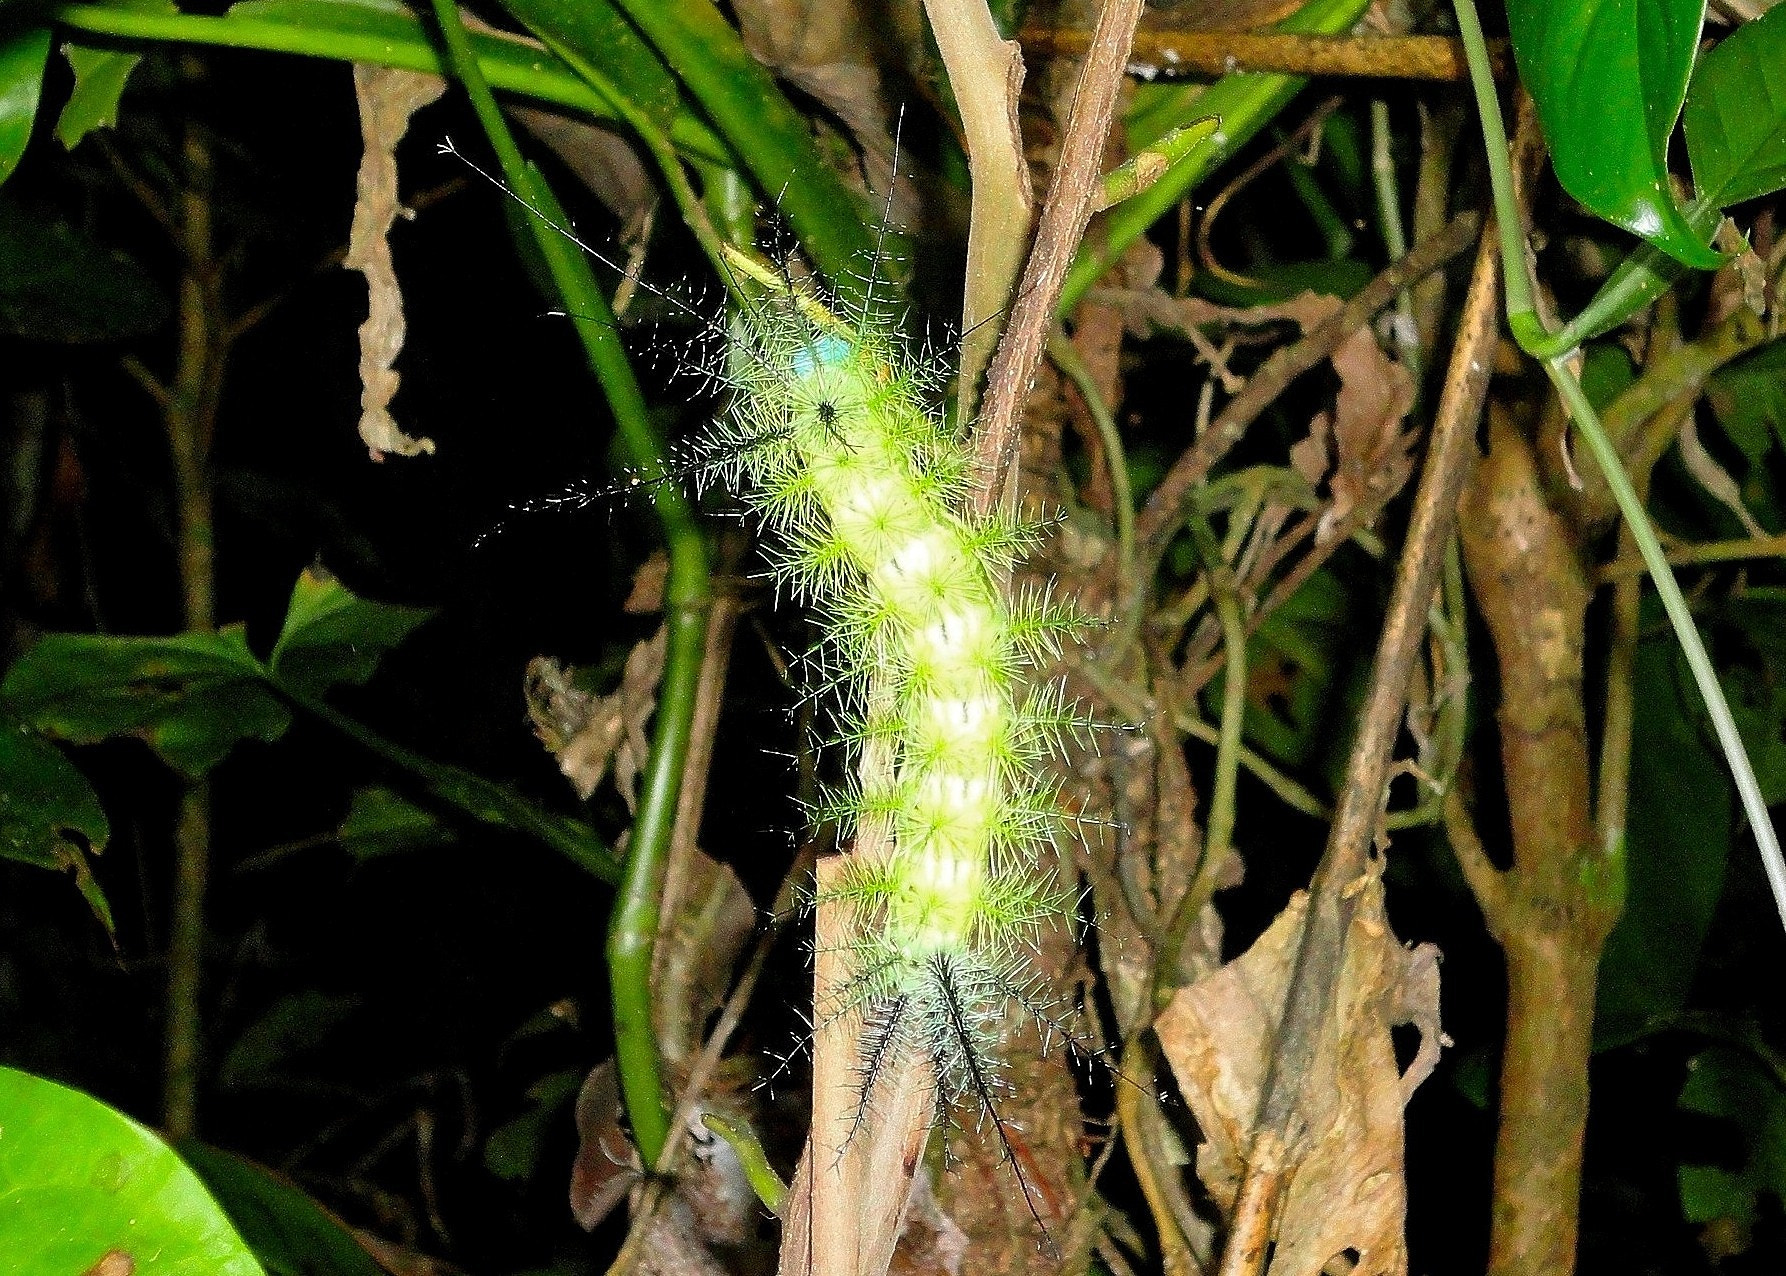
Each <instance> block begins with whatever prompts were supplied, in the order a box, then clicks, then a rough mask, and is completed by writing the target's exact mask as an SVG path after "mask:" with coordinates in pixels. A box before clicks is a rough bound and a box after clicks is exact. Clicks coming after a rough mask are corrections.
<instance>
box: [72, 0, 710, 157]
mask: <svg viewBox="0 0 1786 1276" xmlns="http://www.w3.org/2000/svg"><path fill="white" fill-rule="evenodd" d="M50 16H51V17H52V18H53V19H54V20H55V21H56V22H57V23H59V24H60V25H61V26H63V27H67V28H69V29H71V30H75V31H80V32H84V33H86V34H88V35H96V36H106V37H111V38H114V39H121V40H153V41H159V42H170V43H180V44H205V45H214V46H218V47H223V48H232V49H259V50H263V51H265V52H269V53H295V54H299V55H301V56H304V57H314V58H328V59H331V60H333V61H337V62H366V63H370V64H372V65H374V66H389V67H397V68H400V69H402V70H405V71H422V72H426V73H428V74H432V75H440V74H443V73H444V71H443V68H442V65H441V61H440V55H439V53H437V52H436V51H435V49H434V47H433V46H432V45H431V44H429V43H428V40H427V37H426V36H425V35H424V34H423V32H422V28H421V25H420V24H419V23H415V24H413V25H414V34H413V37H410V36H409V35H408V32H407V31H405V30H404V29H403V28H406V27H408V26H409V25H411V23H410V22H409V21H408V20H407V19H406V18H396V19H393V29H392V30H391V31H388V32H387V31H382V30H380V31H354V30H325V29H319V28H317V27H314V26H300V25H297V24H294V23H289V22H276V21H272V20H269V19H265V18H254V17H232V16H225V17H215V18H213V17H205V16H203V15H200V14H193V13H168V12H162V11H158V10H155V9H136V8H126V7H123V6H114V5H108V4H70V5H62V6H60V7H59V8H56V9H53V10H51V13H50ZM471 39H472V43H473V46H474V47H475V48H476V49H477V51H478V53H479V60H478V61H479V66H480V67H481V69H482V70H483V72H484V76H485V79H486V80H487V81H488V83H489V84H490V85H491V87H493V88H497V89H501V90H503V91H504V92H508V93H518V94H521V95H523V96H526V97H531V98H533V99H534V100H536V101H540V102H548V103H551V104H552V105H554V106H564V107H569V108H571V109H572V110H575V111H581V112H583V113H585V114H587V115H592V116H594V117H596V118H597V119H614V118H615V117H616V113H615V111H614V110H613V108H612V107H611V106H610V104H609V102H608V100H607V99H606V98H605V97H603V96H602V95H601V94H600V93H598V92H596V91H595V90H594V89H592V88H591V87H590V86H589V85H587V84H585V83H584V82H583V81H582V80H581V79H579V78H578V77H577V76H575V75H573V74H571V73H570V72H569V71H568V70H566V69H565V68H563V67H560V66H555V65H553V64H552V62H551V61H550V59H548V58H547V57H545V56H543V55H537V54H536V55H535V56H534V57H532V58H530V59H528V60H526V61H523V60H521V59H513V60H511V59H508V58H499V57H494V56H492V54H493V52H495V51H498V50H504V49H506V48H508V47H515V48H520V49H523V50H525V51H527V52H530V53H531V52H532V50H531V49H530V48H528V46H526V45H517V44H516V42H515V41H513V40H507V39H504V38H503V37H500V36H486V35H481V34H474V35H473V36H472V37H471ZM670 137H671V139H672V140H673V141H674V142H675V144H676V146H677V147H678V149H680V150H682V151H683V152H684V153H685V154H687V155H689V156H691V157H698V158H701V159H705V160H708V161H711V162H713V163H716V164H724V165H728V166H729V165H732V164H735V163H737V157H736V156H734V155H733V154H732V153H731V150H730V148H729V147H727V146H726V144H725V143H724V142H722V141H721V140H720V139H719V138H718V137H716V136H715V135H714V133H713V131H712V130H711V129H710V128H708V127H707V126H706V125H705V124H703V123H701V122H700V121H699V120H697V119H695V118H694V117H693V116H691V115H689V114H688V113H687V112H680V113H678V115H677V116H676V119H675V122H674V123H673V124H672V125H671V127H670Z"/></svg>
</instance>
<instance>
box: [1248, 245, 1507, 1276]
mask: <svg viewBox="0 0 1786 1276" xmlns="http://www.w3.org/2000/svg"><path fill="white" fill-rule="evenodd" d="M1497 253H1498V249H1497V247H1496V237H1495V235H1494V233H1493V228H1492V227H1486V228H1485V233H1484V234H1483V235H1482V237H1481V243H1480V247H1479V248H1478V250H1477V255H1476V267H1475V270H1474V272H1473V273H1472V275H1471V279H1470V291H1469V296H1468V298H1467V300H1466V301H1465V303H1464V317H1463V323H1462V327H1461V331H1460V334H1459V338H1458V342H1457V345H1456V347H1455V348H1454V349H1453V351H1452V357H1451V363H1450V366H1449V367H1448V368H1447V370H1446V374H1445V388H1444V391H1443V393H1442V394H1441V396H1440V399H1439V407H1438V412H1437V415H1436V419H1435V421H1434V423H1433V430H1432V436H1431V439H1430V441H1429V443H1428V446H1427V455H1426V464H1425V466H1424V468H1423V470H1422V473H1421V476H1420V489H1419V492H1418V493H1417V494H1416V496H1415V500H1414V510H1413V514H1412V517H1411V518H1410V519H1409V523H1408V534H1407V538H1406V541H1405V543H1404V546H1403V550H1402V558H1401V563H1400V566H1399V567H1398V569H1397V571H1396V578H1395V588H1394V592H1393V593H1392V595H1391V597H1390V603H1389V610H1388V614H1387V615H1386V616H1385V617H1384V619H1383V631H1382V635H1381V637H1380V638H1379V640H1378V643H1377V654H1376V660H1375V662H1374V667H1373V670H1372V676H1371V685H1370V691H1369V694H1368V696H1367V697H1366V700H1365V703H1364V708H1363V711H1362V713H1361V714H1360V717H1359V725H1358V734H1357V736H1356V737H1355V738H1354V739H1353V743H1352V754H1351V759H1350V761H1349V763H1348V764H1347V768H1346V779H1345V782H1344V784H1343V785H1342V786H1341V788H1340V793H1339V801H1338V803H1337V805H1336V807H1335V809H1334V817H1333V824H1332V826H1331V828H1330V830H1329V832H1328V838H1327V848H1326V850H1325V851H1324V852H1323V853H1322V856H1321V862H1320V864H1319V865H1318V866H1317V867H1316V869H1315V875H1314V879H1313V881H1312V882H1311V883H1310V886H1309V894H1310V900H1309V906H1308V924H1307V926H1306V928H1305V929H1304V931H1303V935H1302V942H1301V944H1300V945H1299V946H1298V948H1297V952H1296V964H1295V967H1294V969H1293V971H1292V973H1291V977H1290V987H1289V991H1288V994H1287V997H1286V1000H1285V1005H1284V1018H1283V1021H1282V1023H1281V1024H1280V1025H1279V1028H1278V1034H1277V1040H1276V1043H1275V1048H1274V1049H1273V1051H1272V1056H1271V1065H1270V1068H1269V1071H1268V1072H1267V1074H1266V1079H1265V1088H1264V1092H1263V1094H1262V1096H1261V1099H1260V1104H1259V1118H1258V1121H1257V1122H1256V1123H1255V1126H1254V1132H1253V1143H1252V1147H1251V1149H1250V1151H1249V1154H1248V1164H1247V1173H1246V1178H1245V1180H1244V1181H1243V1182H1242V1185H1241V1188H1240V1192H1239V1195H1238V1199H1239V1200H1240V1201H1242V1202H1245V1201H1248V1200H1249V1199H1251V1198H1252V1197H1254V1196H1256V1195H1258V1194H1260V1192H1261V1191H1262V1190H1264V1189H1272V1188H1275V1183H1274V1179H1275V1177H1276V1176H1277V1174H1278V1173H1279V1171H1280V1168H1281V1166H1280V1161H1279V1156H1280V1154H1281V1152H1282V1150H1283V1149H1285V1148H1287V1147H1289V1146H1291V1145H1292V1143H1293V1140H1294V1137H1295V1130H1294V1123H1295V1117H1296V1112H1297V1109H1298V1105H1299V1101H1300V1098H1301V1089H1302V1078H1303V1075H1304V1069H1305V1067H1306V1064H1307V1061H1308V1059H1309V1058H1310V1057H1311V1056H1312V1054H1313V1052H1314V1050H1315V1047H1316V1042H1317V1039H1318V1038H1319V1036H1320V1034H1321V1032H1322V1030H1323V1025H1324V1024H1325V1023H1326V1021H1327V1018H1328V1016H1329V1015H1330V1014H1331V1013H1332V1009H1333V1005H1334V998H1335V988H1336V984H1337V981H1338V978H1339V972H1340V969H1341V967H1342V966H1343V964H1344V962H1343V958H1344V946H1345V936H1346V932H1347V930H1348V929H1349V928H1350V926H1351V922H1352V914H1353V911H1354V908H1355V907H1356V901H1357V898H1358V895H1357V893H1356V892H1355V891H1353V890H1352V889H1350V888H1351V887H1352V886H1353V884H1354V883H1355V882H1357V881H1358V879H1360V878H1362V877H1364V876H1365V875H1366V874H1367V873H1369V872H1370V871H1371V867H1370V850H1371V847H1372V846H1373V844H1374V841H1375V838H1376V832H1377V821H1378V818H1379V815H1380V812H1381V810H1382V805H1383V792H1384V786H1385V784H1386V783H1387V779H1388V773H1389V760H1390V754H1391V751H1392V749H1393V747H1394V745H1395V738H1396V734H1397V733H1398V731H1399V730H1400V727H1401V720H1402V714H1403V712H1404V711H1405V709H1406V706H1407V693H1408V680H1409V677H1410V676H1411V674H1412V673H1413V668H1414V661H1415V659H1416V657H1417V656H1418V654H1419V651H1420V644H1421V640H1422V639H1423V638H1424V636H1425V634H1426V613H1427V609H1428V608H1429V607H1430V606H1431V605H1432V599H1433V593H1434V591H1435V590H1436V588H1437V586H1438V580H1439V570H1440V567H1441V565H1442V563H1443V560H1444V551H1445V544H1446V542H1447V541H1449V540H1450V538H1451V532H1452V528H1453V526H1454V525H1455V520H1456V516H1457V502H1458V496H1459V494H1460V493H1461V492H1462V490H1463V485H1464V480H1465V477H1466V476H1467V475H1468V473H1469V469H1470V464H1471V461H1472V459H1473V457H1474V455H1475V439H1476V424H1477V421H1478V419H1479V418H1480V417H1481V414H1482V404H1483V400H1484V397H1485V396H1486V394H1487V391H1488V376H1489V367H1490V363H1491V359H1490V357H1489V356H1490V353H1491V352H1492V350H1493V346H1494V341H1495V336H1496V312H1495V300H1496V294H1497V292H1498V288H1497V285H1496V273H1495V272H1496V266H1497ZM1266 1196H1267V1199H1268V1201H1269V1204H1268V1205H1267V1207H1266V1208H1267V1213H1268V1215H1269V1214H1270V1213H1272V1212H1275V1203H1276V1201H1277V1200H1278V1199H1280V1198H1281V1194H1280V1193H1279V1192H1277V1191H1275V1190H1270V1191H1267V1192H1266ZM1270 1230H1271V1229H1270V1227H1269V1225H1265V1226H1263V1227H1262V1228H1260V1229H1259V1230H1258V1232H1257V1233H1256V1234H1258V1235H1267V1236H1268V1235H1270ZM1254 1234H1255V1233H1254V1232H1253V1231H1251V1230H1249V1231H1248V1232H1246V1233H1245V1234H1244V1235H1242V1236H1241V1237H1240V1239H1241V1240H1243V1241H1244V1240H1245V1239H1246V1237H1247V1236H1252V1235H1254ZM1236 1262H1237V1259H1236V1258H1235V1257H1233V1256H1230V1257H1229V1258H1227V1259H1226V1260H1225V1261H1224V1265H1223V1269H1222V1270H1223V1271H1224V1273H1227V1272H1230V1271H1242V1270H1246V1271H1256V1270H1257V1267H1256V1266H1252V1267H1246V1268H1241V1267H1237V1266H1236Z"/></svg>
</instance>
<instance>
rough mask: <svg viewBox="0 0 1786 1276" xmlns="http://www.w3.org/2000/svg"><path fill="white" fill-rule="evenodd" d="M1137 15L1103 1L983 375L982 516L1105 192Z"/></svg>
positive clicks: (1013, 453)
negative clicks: (1030, 242)
mask: <svg viewBox="0 0 1786 1276" xmlns="http://www.w3.org/2000/svg"><path fill="white" fill-rule="evenodd" d="M1140 20H1141V0H1104V5H1103V8H1102V10H1101V11H1100V12H1099V14H1098V24H1097V27H1096V29H1095V30H1094V31H1093V33H1092V38H1091V43H1090V46H1089V47H1088V49H1087V51H1086V58H1085V66H1084V68H1083V69H1082V70H1081V72H1080V75H1079V87H1078V90H1077V92H1076V93H1075V94H1074V96H1073V106H1072V109H1071V111H1069V112H1068V115H1067V129H1066V136H1065V137H1064V138H1063V139H1062V141H1061V148H1060V160H1059V162H1058V163H1057V164H1056V165H1055V169H1054V177H1053V179H1052V180H1051V181H1050V182H1049V186H1048V198H1047V201H1046V203H1045V205H1044V206H1043V209H1042V220H1041V224H1040V226H1039V227H1038V228H1037V230H1036V242H1035V246H1034V247H1033V248H1032V249H1031V250H1030V255H1029V261H1028V263H1027V264H1026V265H1025V266H1024V269H1023V277H1022V281H1021V282H1020V283H1019V284H1018V286H1017V298H1016V303H1015V305H1014V306H1013V307H1012V309H1011V320H1010V323H1009V324H1007V325H1006V327H1005V335H1004V337H1003V339H1001V340H1000V341H999V344H998V351H997V353H996V354H994V355H993V357H992V367H991V369H990V370H989V371H988V373H987V376H986V402H985V407H984V409H983V411H982V412H981V414H980V420H979V424H978V425H977V426H976V427H975V430H974V440H973V463H974V473H975V475H976V478H977V484H976V488H975V492H974V505H975V508H976V509H977V510H978V511H979V512H980V513H986V512H987V511H989V510H991V509H992V508H993V507H994V506H996V505H998V504H999V503H1000V501H1002V500H1003V499H1004V492H1005V487H1006V476H1007V475H1010V474H1014V473H1015V469H1016V467H1015V465H1014V464H1013V463H1014V462H1015V461H1016V459H1017V445H1018V426H1019V423H1020V422H1021V420H1022V416H1023V405H1024V403H1025V402H1027V401H1028V399H1029V393H1030V389H1031V388H1032V387H1033V386H1034V384H1035V379H1036V371H1037V369H1038V368H1039V367H1040V366H1041V363H1042V349H1043V347H1044V346H1045V345H1046V344H1047V341H1048V332H1049V329H1050V327H1051V325H1052V324H1053V320H1054V307H1055V304H1056V303H1057V302H1058V301H1059V299H1060V290H1061V285H1062V284H1063V283H1064V282H1065V281H1066V277H1067V267H1068V266H1070V265H1071V264H1072V261H1073V254H1074V253H1075V252H1077V251H1078V249H1079V241H1080V239H1082V238H1083V237H1084V235H1085V227H1086V224H1087V223H1088V222H1089V221H1090V220H1091V207H1092V202H1093V200H1094V198H1095V197H1096V196H1097V194H1098V192H1099V191H1100V190H1101V189H1102V185H1103V177H1104V171H1103V158H1104V143H1105V141H1106V139H1107V138H1108V136H1109V133H1110V121H1111V118H1112V117H1113V116H1114V114H1115V112H1116V99H1117V97H1118V95H1119V94H1120V93H1121V91H1122V84H1123V70H1124V67H1125V66H1126V65H1127V63H1128V57H1129V46H1130V43H1131V42H1132V41H1133V40H1134V37H1135V24H1136V23H1137V22H1139V21H1140Z"/></svg>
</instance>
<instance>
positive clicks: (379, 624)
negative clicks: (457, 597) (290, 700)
mask: <svg viewBox="0 0 1786 1276" xmlns="http://www.w3.org/2000/svg"><path fill="white" fill-rule="evenodd" d="M433 614H434V613H433V612H431V611H429V610H427V609H426V608H422V607H399V606H397V605H395V604H393V603H375V602H371V601H369V600H367V599H364V598H361V597H360V596H359V595H357V594H355V593H354V592H353V591H352V590H350V589H348V588H347V586H345V585H343V584H342V583H341V582H340V581H338V580H336V579H335V577H334V576H332V575H330V574H329V573H328V572H326V571H324V570H323V569H322V568H320V567H310V568H306V569H305V571H304V573H303V574H302V575H301V576H299V577H298V583H297V585H296V586H295V587H294V588H293V589H292V593H291V602H290V603H289V604H287V606H286V609H285V623H284V625H283V627H282V628H281V629H280V633H279V641H278V642H276V643H274V644H273V655H272V657H271V659H269V660H268V662H267V667H268V668H269V669H271V670H272V672H273V676H274V678H276V679H277V680H278V681H279V683H280V684H281V685H282V686H284V687H286V688H288V689H289V690H290V691H291V692H292V693H293V694H295V695H298V696H301V697H305V698H309V697H312V696H319V695H321V694H322V693H323V692H324V691H326V690H328V689H329V688H330V687H332V686H336V685H338V684H340V683H344V682H345V683H352V684H354V685H356V686H357V685H359V684H360V683H363V682H365V681H366V680H367V679H368V678H370V677H371V676H372V674H373V672H374V671H375V670H377V668H378V662H379V660H380V658H381V657H383V655H384V654H385V653H386V652H387V651H389V650H390V649H391V648H393V647H395V646H396V645H397V644H398V643H400V642H402V641H403V640H404V639H405V638H407V637H409V635H410V633H411V632H412V631H414V629H415V627H416V626H417V625H419V624H421V623H422V622H423V621H424V620H427V619H428V618H429V617H430V616H432V615H433Z"/></svg>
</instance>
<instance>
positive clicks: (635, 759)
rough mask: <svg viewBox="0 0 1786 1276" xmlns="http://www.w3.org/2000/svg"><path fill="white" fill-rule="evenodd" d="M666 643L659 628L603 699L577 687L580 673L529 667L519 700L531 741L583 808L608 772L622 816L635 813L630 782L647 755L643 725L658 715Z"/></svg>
mask: <svg viewBox="0 0 1786 1276" xmlns="http://www.w3.org/2000/svg"><path fill="white" fill-rule="evenodd" d="M666 641H667V640H666V638H665V631H664V630H663V629H662V628H660V629H658V631H657V632H656V633H655V634H653V635H652V636H651V637H650V638H648V639H646V640H645V641H643V642H641V643H639V644H637V645H636V646H635V647H634V648H633V649H632V651H631V653H630V654H628V656H627V658H626V669H625V671H624V672H623V673H622V674H621V677H620V686H619V688H618V689H617V690H615V691H614V693H613V694H612V695H606V696H604V695H598V694H596V693H595V692H594V691H591V690H588V689H586V688H584V687H582V686H580V685H578V679H577V671H576V670H575V669H574V668H570V667H568V666H565V665H561V664H559V663H558V662H557V661H556V660H553V659H552V658H551V657H549V656H536V657H535V658H534V659H533V660H531V661H529V662H528V665H527V673H526V678H525V691H524V694H525V695H526V698H527V716H528V717H529V718H530V719H531V720H532V722H533V730H534V734H535V735H537V736H539V738H540V742H541V743H542V744H544V745H545V746H546V748H547V749H549V750H550V751H551V752H552V755H553V756H554V757H556V758H557V759H558V769H559V771H561V772H562V773H563V774H564V778H565V779H567V780H569V781H570V782H571V786H572V787H573V788H575V789H576V791H577V796H578V797H579V798H582V799H583V800H584V801H588V800H589V795H590V794H592V793H594V792H595V790H596V786H597V785H599V784H600V783H601V782H602V779H603V777H605V776H606V775H607V773H608V768H609V766H610V765H612V766H613V768H614V785H615V787H616V788H617V789H619V790H620V796H621V797H623V798H625V799H626V804H627V808H628V809H629V810H630V809H633V808H634V806H635V805H636V800H637V795H636V793H635V792H634V787H635V782H636V781H637V779H638V775H639V770H640V768H641V767H643V766H644V765H645V758H646V756H647V755H648V752H649V748H650V746H649V743H648V740H647V736H646V734H645V721H646V719H648V718H649V717H650V716H651V713H652V711H653V710H654V709H655V708H656V707H657V684H658V682H659V681H660V680H661V679H662V678H663V673H664V650H665V645H666Z"/></svg>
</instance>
